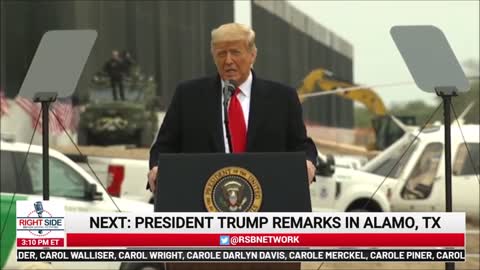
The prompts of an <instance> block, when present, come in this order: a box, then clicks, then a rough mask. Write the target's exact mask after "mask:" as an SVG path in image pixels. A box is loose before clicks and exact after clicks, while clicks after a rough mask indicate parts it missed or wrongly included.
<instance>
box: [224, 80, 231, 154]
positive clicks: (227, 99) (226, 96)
mask: <svg viewBox="0 0 480 270" xmlns="http://www.w3.org/2000/svg"><path fill="white" fill-rule="evenodd" d="M232 95H233V92H232V91H230V89H229V88H228V86H225V87H224V89H223V116H224V117H223V118H224V124H225V135H226V136H227V142H228V152H229V153H232V152H233V149H232V137H231V135H230V128H229V125H228V123H229V119H228V103H229V102H230V99H231V98H232Z"/></svg>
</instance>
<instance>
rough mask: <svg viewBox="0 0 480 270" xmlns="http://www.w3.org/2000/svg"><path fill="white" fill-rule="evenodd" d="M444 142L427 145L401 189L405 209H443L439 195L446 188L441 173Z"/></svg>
mask: <svg viewBox="0 0 480 270" xmlns="http://www.w3.org/2000/svg"><path fill="white" fill-rule="evenodd" d="M442 152H443V144H442V143H439V142H435V143H430V144H427V146H425V148H424V149H423V152H422V153H421V155H420V156H419V158H418V159H417V161H416V163H415V165H414V167H413V170H412V171H411V173H410V174H409V175H408V177H407V179H406V181H405V182H403V183H402V184H403V187H402V188H401V191H400V197H401V198H400V199H401V201H402V204H403V205H404V209H402V210H404V211H442V210H441V209H443V208H441V207H442V205H441V204H439V199H440V198H438V196H440V193H441V190H444V188H443V186H442V185H443V184H444V181H439V180H440V179H441V177H440V173H439V165H440V161H441V160H442Z"/></svg>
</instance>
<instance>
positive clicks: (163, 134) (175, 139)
mask: <svg viewBox="0 0 480 270" xmlns="http://www.w3.org/2000/svg"><path fill="white" fill-rule="evenodd" d="M181 92H182V87H181V86H180V85H179V86H178V87H177V89H176V91H175V94H174V95H173V98H172V101H171V103H170V106H169V107H168V110H167V113H166V114H165V118H164V119H163V123H162V126H161V127H160V129H159V131H158V134H157V137H156V139H155V141H154V143H153V144H152V146H151V148H150V160H149V167H150V169H151V168H153V167H154V166H156V165H157V162H158V155H159V154H160V153H178V152H180V150H181V141H180V138H181V136H182V134H181V128H180V127H181V119H182V115H181V106H182V104H181V95H182V94H181Z"/></svg>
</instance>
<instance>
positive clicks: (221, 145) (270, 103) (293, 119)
mask: <svg viewBox="0 0 480 270" xmlns="http://www.w3.org/2000/svg"><path fill="white" fill-rule="evenodd" d="M211 53H212V55H213V59H214V61H215V65H216V66H217V71H218V75H217V76H213V77H205V78H200V79H195V80H191V81H187V82H183V83H180V84H179V85H178V87H177V89H176V91H175V94H174V96H173V99H172V101H171V104H170V107H169V109H168V111H167V114H166V115H165V118H164V120H163V124H162V126H161V128H160V130H159V132H158V135H157V138H156V140H155V142H154V143H153V145H152V147H151V149H150V168H151V170H150V172H149V174H148V186H149V188H150V190H152V191H153V190H155V184H156V177H157V173H158V168H157V166H156V162H157V157H158V154H160V153H209V152H244V151H247V152H289V151H291V152H294V151H305V153H306V167H307V172H308V178H309V179H308V180H309V182H310V183H311V182H312V181H313V178H314V176H315V166H314V164H315V162H316V158H317V150H316V147H315V145H314V143H313V142H312V140H311V139H309V138H308V137H307V136H306V131H305V125H304V123H303V119H302V109H301V105H300V102H299V99H298V96H297V94H296V92H295V90H294V89H293V88H290V87H287V86H284V85H282V84H279V83H276V82H272V81H267V80H263V79H260V78H258V77H257V75H256V74H255V73H254V72H253V70H252V67H253V63H254V62H255V58H256V55H257V48H256V46H255V33H254V32H253V30H252V29H250V28H249V27H247V26H244V25H241V24H237V23H230V24H225V25H222V26H220V27H219V28H217V29H215V30H213V31H212V41H211ZM226 80H230V81H235V82H236V83H237V84H238V86H239V87H238V89H237V91H236V93H234V95H233V96H232V99H231V101H230V104H229V105H228V106H229V108H228V115H229V121H230V123H229V124H230V125H229V127H230V133H231V141H232V147H233V149H232V150H233V151H229V145H228V140H227V138H226V135H225V134H226V132H225V125H224V124H223V120H224V114H223V103H222V101H223V96H222V87H223V85H224V81H226ZM232 107H233V108H232ZM160 173H161V172H160Z"/></svg>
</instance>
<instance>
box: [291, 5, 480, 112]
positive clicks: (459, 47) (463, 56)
mask: <svg viewBox="0 0 480 270" xmlns="http://www.w3.org/2000/svg"><path fill="white" fill-rule="evenodd" d="M289 2H291V4H292V5H293V6H295V7H296V8H298V9H300V10H301V11H303V12H304V13H306V14H307V15H309V16H310V17H311V18H313V19H314V20H315V21H317V22H318V23H320V24H321V25H323V26H325V27H326V28H328V29H329V30H331V31H333V32H335V33H336V34H337V35H339V36H341V37H342V38H344V39H346V40H347V41H348V42H349V43H350V44H352V45H353V47H354V59H353V62H354V80H355V82H356V83H361V84H367V85H377V84H384V83H392V82H405V81H412V82H413V79H412V77H411V75H410V73H409V71H408V69H407V67H406V65H405V63H404V61H403V59H402V57H401V56H400V54H399V53H398V51H397V48H396V46H395V44H394V42H393V40H392V38H391V37H390V33H389V31H390V28H391V27H392V26H394V25H418V24H423V25H425V24H430V25H435V26H436V27H438V28H440V29H441V30H442V31H443V32H444V34H445V36H446V37H447V39H448V41H449V43H450V46H451V47H452V49H453V51H454V53H455V54H456V56H457V58H458V60H459V62H460V63H463V62H464V61H466V60H469V59H474V60H475V61H477V62H478V59H479V58H480V57H479V50H480V48H479V31H480V30H479V24H480V23H479V1H478V0H475V1H298V0H295V1H289ZM465 72H466V73H467V70H465ZM473 73H476V74H477V75H478V71H475V72H472V71H470V74H473ZM374 89H375V90H376V91H377V93H378V94H379V95H380V96H381V97H382V99H383V100H384V102H385V103H386V104H388V105H390V104H392V103H393V102H395V103H400V102H406V101H411V100H417V99H422V100H425V101H427V102H429V103H431V104H436V103H437V101H436V100H435V97H434V96H435V95H434V94H427V93H423V92H421V90H419V89H418V88H417V87H416V86H415V85H407V86H399V87H377V88H374Z"/></svg>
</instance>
